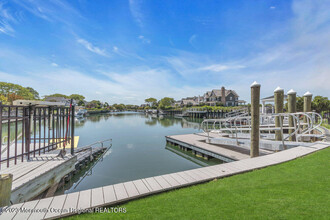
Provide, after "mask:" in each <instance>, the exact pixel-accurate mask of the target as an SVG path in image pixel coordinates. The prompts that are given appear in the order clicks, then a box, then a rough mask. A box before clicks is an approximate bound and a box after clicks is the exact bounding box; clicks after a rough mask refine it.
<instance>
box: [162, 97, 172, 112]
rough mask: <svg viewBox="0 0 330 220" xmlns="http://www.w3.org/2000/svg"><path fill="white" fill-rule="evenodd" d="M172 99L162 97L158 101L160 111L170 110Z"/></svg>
mask: <svg viewBox="0 0 330 220" xmlns="http://www.w3.org/2000/svg"><path fill="white" fill-rule="evenodd" d="M174 102H175V101H174V99H173V98H169V97H164V98H162V99H161V100H160V101H159V108H161V109H169V108H171V105H172V104H173V103H174Z"/></svg>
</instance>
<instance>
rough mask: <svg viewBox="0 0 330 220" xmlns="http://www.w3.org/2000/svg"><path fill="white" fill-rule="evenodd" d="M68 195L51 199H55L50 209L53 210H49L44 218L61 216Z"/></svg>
mask: <svg viewBox="0 0 330 220" xmlns="http://www.w3.org/2000/svg"><path fill="white" fill-rule="evenodd" d="M66 197H67V195H66V194H65V195H60V196H55V197H51V198H53V200H52V202H51V203H50V205H49V208H51V210H49V211H48V212H47V213H46V215H45V216H44V218H53V217H55V216H59V215H61V213H62V208H63V205H64V203H65V200H66Z"/></svg>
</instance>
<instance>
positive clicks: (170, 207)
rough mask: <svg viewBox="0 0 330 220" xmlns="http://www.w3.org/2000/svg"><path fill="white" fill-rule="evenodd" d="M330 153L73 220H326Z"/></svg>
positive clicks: (329, 211)
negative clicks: (114, 211)
mask: <svg viewBox="0 0 330 220" xmlns="http://www.w3.org/2000/svg"><path fill="white" fill-rule="evenodd" d="M329 158H330V148H327V149H324V150H322V151H319V152H316V153H314V154H311V155H308V156H306V157H303V158H299V159H296V160H294V161H290V162H287V163H284V164H280V165H276V166H272V167H268V168H265V169H261V170H256V171H252V172H249V173H245V174H240V175H236V176H232V177H227V178H224V179H219V180H214V181H211V182H208V183H205V184H200V185H195V186H192V187H187V188H182V189H178V190H174V191H170V192H167V193H161V194H158V195H154V196H150V197H146V198H143V199H139V200H135V201H132V202H128V203H125V204H122V205H121V206H120V207H125V208H126V210H127V212H126V213H125V214H114V213H112V214H108V213H106V214H105V213H98V214H82V215H77V216H72V217H71V218H72V219H76V218H79V219H110V218H111V219H329V218H330V217H329V216H330V160H329Z"/></svg>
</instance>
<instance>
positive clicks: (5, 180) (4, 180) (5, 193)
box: [0, 174, 13, 207]
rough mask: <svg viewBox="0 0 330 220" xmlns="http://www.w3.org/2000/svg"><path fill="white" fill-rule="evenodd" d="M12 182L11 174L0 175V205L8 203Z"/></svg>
mask: <svg viewBox="0 0 330 220" xmlns="http://www.w3.org/2000/svg"><path fill="white" fill-rule="evenodd" d="M12 182H13V175H12V174H1V175H0V207H4V206H8V205H10V196H11V186H12Z"/></svg>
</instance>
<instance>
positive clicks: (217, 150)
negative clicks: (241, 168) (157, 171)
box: [166, 133, 272, 162]
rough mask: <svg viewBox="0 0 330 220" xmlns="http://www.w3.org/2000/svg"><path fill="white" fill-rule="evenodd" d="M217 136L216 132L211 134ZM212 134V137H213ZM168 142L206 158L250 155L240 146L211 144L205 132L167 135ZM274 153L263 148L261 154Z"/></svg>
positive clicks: (233, 159)
mask: <svg viewBox="0 0 330 220" xmlns="http://www.w3.org/2000/svg"><path fill="white" fill-rule="evenodd" d="M210 135H213V136H215V134H210ZM213 136H210V137H213ZM166 142H167V143H168V144H171V145H174V146H179V147H180V148H182V149H183V150H192V151H193V152H194V153H195V154H196V155H197V156H201V157H204V158H206V159H207V158H208V157H214V158H217V159H219V160H222V161H225V162H232V161H236V160H243V159H247V158H249V157H250V150H249V149H247V148H244V147H240V146H229V145H220V144H210V143H207V142H208V136H206V135H205V134H204V133H197V134H183V135H173V136H166ZM270 153H272V152H271V151H266V150H261V151H260V154H261V155H266V154H270Z"/></svg>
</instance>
